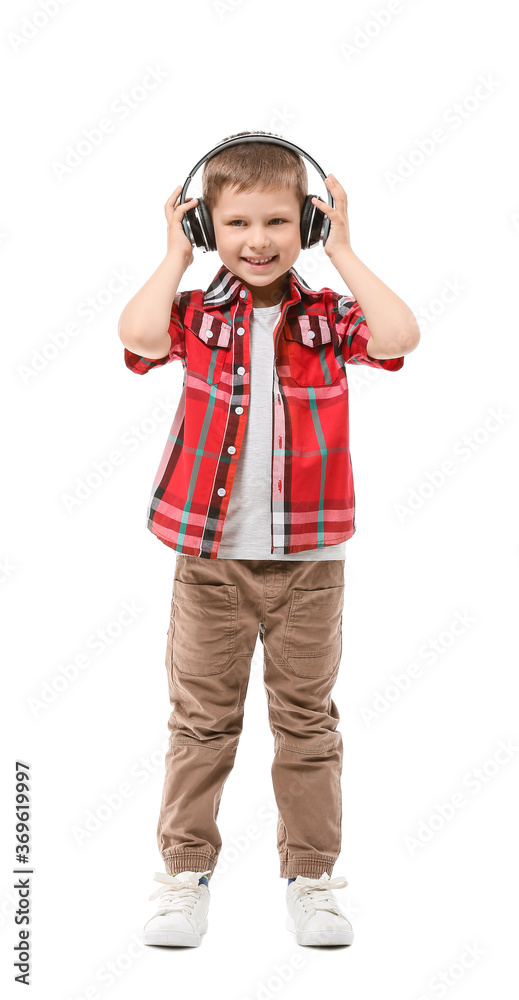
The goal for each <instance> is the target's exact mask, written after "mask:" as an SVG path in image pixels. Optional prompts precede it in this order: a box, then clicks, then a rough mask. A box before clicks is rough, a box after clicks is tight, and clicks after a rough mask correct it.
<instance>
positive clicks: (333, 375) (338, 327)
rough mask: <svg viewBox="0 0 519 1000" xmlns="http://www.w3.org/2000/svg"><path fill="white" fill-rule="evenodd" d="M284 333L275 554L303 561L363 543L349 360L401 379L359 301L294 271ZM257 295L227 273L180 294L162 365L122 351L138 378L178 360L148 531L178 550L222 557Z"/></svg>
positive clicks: (275, 401)
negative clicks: (372, 340) (378, 351)
mask: <svg viewBox="0 0 519 1000" xmlns="http://www.w3.org/2000/svg"><path fill="white" fill-rule="evenodd" d="M288 274H289V292H288V293H287V295H286V297H285V299H284V300H283V303H282V307H281V314H280V316H279V319H278V321H277V323H276V327H275V330H274V335H273V336H274V351H275V362H274V364H273V371H272V493H271V539H270V541H271V552H272V553H274V554H282V553H290V552H302V551H305V550H307V549H316V548H321V547H323V546H325V545H335V544H337V543H338V542H342V541H345V540H346V539H348V538H351V536H352V535H353V534H354V532H355V530H356V528H355V493H354V487H353V473H352V467H351V458H350V450H349V421H348V381H347V377H346V363H347V362H349V363H353V364H364V365H370V366H371V367H372V368H385V369H386V370H387V371H397V370H398V369H399V368H401V367H402V365H403V363H404V358H403V357H399V358H389V359H387V360H378V359H376V358H371V357H369V355H368V354H367V353H366V344H367V342H368V340H369V337H370V332H369V330H368V327H367V325H366V320H365V318H364V316H363V314H362V310H361V308H360V306H359V304H358V302H357V300H356V299H354V298H352V297H351V296H346V295H339V294H338V293H337V292H334V291H332V290H331V289H330V288H321V290H320V291H314V290H313V289H311V288H309V287H308V285H307V284H306V283H305V282H304V280H303V279H302V278H301V277H300V275H298V274H297V272H296V271H295V269H294V268H293V267H291V268H290V269H289V272H288ZM251 311H252V293H251V292H250V291H249V290H248V289H247V287H246V286H245V285H244V284H243V282H242V281H241V279H240V278H238V277H237V276H236V275H235V274H234V273H233V272H232V271H230V270H229V269H228V268H227V267H226V266H225V265H222V266H221V267H220V269H219V270H218V271H217V273H216V275H215V277H214V278H213V281H212V282H211V284H210V285H209V288H208V289H207V290H206V291H205V292H204V291H203V290H202V289H200V288H197V289H194V290H190V291H182V292H177V294H176V295H175V298H174V301H173V304H172V310H171V322H170V326H169V335H170V337H171V348H170V351H169V354H168V355H166V356H165V357H164V358H156V359H151V358H143V357H140V356H139V355H138V354H133V353H132V351H129V350H128V349H127V348H125V349H124V360H125V363H126V365H127V367H128V368H129V369H130V370H131V371H132V372H135V373H136V374H137V375H144V374H145V373H146V372H149V370H150V368H154V367H157V366H158V365H165V364H168V362H170V361H173V360H174V359H175V358H179V359H180V360H181V361H182V364H183V367H184V385H183V389H182V396H181V398H180V402H179V405H178V408H177V412H176V414H175V417H174V420H173V424H172V427H171V430H170V433H169V437H168V439H167V442H166V446H165V449H164V453H163V455H162V459H161V461H160V465H159V468H158V470H157V473H156V476H155V480H154V483H153V491H152V494H151V497H150V501H149V505H148V511H147V525H146V526H147V527H148V528H149V530H150V531H152V532H153V534H154V535H157V537H158V538H160V540H161V541H162V542H164V544H165V545H168V546H170V548H173V549H176V550H177V552H183V553H187V554H189V555H193V556H201V557H202V558H204V559H216V557H217V555H218V547H219V544H220V541H221V537H222V530H223V526H224V521H225V514H226V511H227V507H228V504H229V499H230V496H231V490H232V484H233V480H234V476H235V473H236V467H237V465H238V462H239V460H240V451H241V448H242V443H243V438H244V434H245V427H246V423H247V414H248V406H249V365H250V345H249V322H250V318H251Z"/></svg>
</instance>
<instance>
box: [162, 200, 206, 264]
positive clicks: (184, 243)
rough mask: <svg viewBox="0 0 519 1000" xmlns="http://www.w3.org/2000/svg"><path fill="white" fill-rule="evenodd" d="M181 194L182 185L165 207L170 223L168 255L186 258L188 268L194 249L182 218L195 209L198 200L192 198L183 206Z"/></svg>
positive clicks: (191, 261)
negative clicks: (172, 254)
mask: <svg viewBox="0 0 519 1000" xmlns="http://www.w3.org/2000/svg"><path fill="white" fill-rule="evenodd" d="M181 192H182V184H179V185H178V187H176V188H175V190H174V191H173V194H172V195H171V196H170V197H169V198H168V200H167V202H166V204H165V205H164V212H165V214H166V219H167V223H168V253H175V254H178V256H179V257H180V258H184V260H185V262H186V268H187V267H189V265H190V264H192V263H193V247H192V245H191V240H190V239H188V237H187V236H186V234H185V232H184V230H183V228H182V217H183V215H184V213H185V212H187V211H189V209H190V208H194V207H195V205H196V203H197V201H198V198H190V199H189V201H185V202H184V203H183V204H182V205H181V204H180V194H181Z"/></svg>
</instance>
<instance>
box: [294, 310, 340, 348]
mask: <svg viewBox="0 0 519 1000" xmlns="http://www.w3.org/2000/svg"><path fill="white" fill-rule="evenodd" d="M285 336H286V337H287V339H288V340H297V341H298V343H299V344H304V346H305V347H320V346H321V344H330V343H331V341H332V331H331V328H330V324H329V322H328V318H327V316H291V317H288V318H287V325H286V327H285Z"/></svg>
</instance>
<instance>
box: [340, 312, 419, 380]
mask: <svg viewBox="0 0 519 1000" xmlns="http://www.w3.org/2000/svg"><path fill="white" fill-rule="evenodd" d="M333 311H334V326H335V332H336V334H337V336H338V337H339V342H340V344H341V347H342V354H343V357H344V360H345V361H347V362H350V364H356V365H369V366H370V367H371V368H385V369H386V371H390V372H396V371H398V369H399V368H402V365H403V364H404V356H403V355H402V357H399V358H372V357H370V355H369V354H368V352H367V350H366V347H367V343H368V340H369V338H370V337H371V333H370V331H369V327H368V324H367V323H366V318H365V316H364V313H363V312H362V309H361V307H360V305H359V303H358V302H357V299H355V298H352V296H348V295H343V296H342V297H339V296H338V295H336V296H334V305H333Z"/></svg>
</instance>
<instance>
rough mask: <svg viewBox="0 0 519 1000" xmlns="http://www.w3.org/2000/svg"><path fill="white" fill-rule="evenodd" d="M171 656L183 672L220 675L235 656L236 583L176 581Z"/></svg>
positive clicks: (203, 675)
mask: <svg viewBox="0 0 519 1000" xmlns="http://www.w3.org/2000/svg"><path fill="white" fill-rule="evenodd" d="M174 604H175V609H174V629H173V637H172V644H171V657H172V662H174V664H175V667H176V669H177V670H178V671H179V673H181V674H196V675H198V676H202V677H205V676H208V675H209V674H221V673H222V672H223V671H224V670H225V669H226V668H227V667H228V666H229V664H230V663H231V661H232V659H233V657H234V651H235V643H236V615H237V606H238V602H237V591H236V587H235V586H234V585H233V584H198V583H182V581H181V580H177V579H175V583H174Z"/></svg>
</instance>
